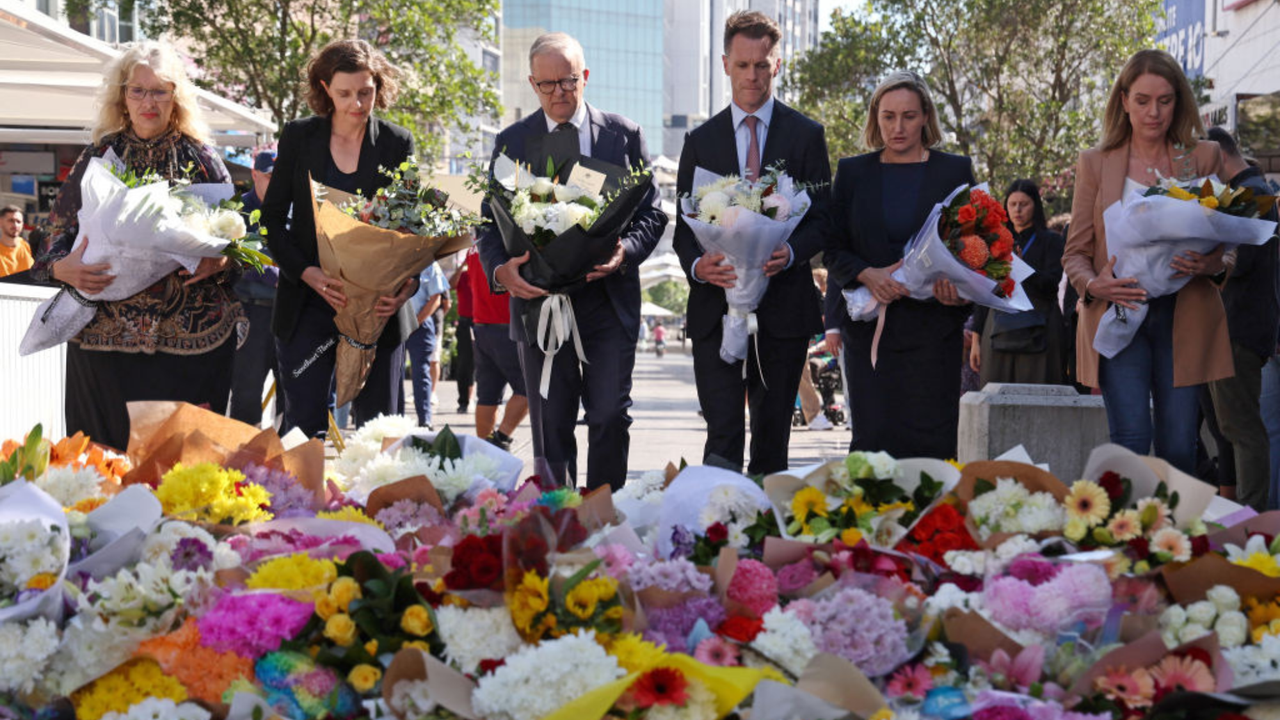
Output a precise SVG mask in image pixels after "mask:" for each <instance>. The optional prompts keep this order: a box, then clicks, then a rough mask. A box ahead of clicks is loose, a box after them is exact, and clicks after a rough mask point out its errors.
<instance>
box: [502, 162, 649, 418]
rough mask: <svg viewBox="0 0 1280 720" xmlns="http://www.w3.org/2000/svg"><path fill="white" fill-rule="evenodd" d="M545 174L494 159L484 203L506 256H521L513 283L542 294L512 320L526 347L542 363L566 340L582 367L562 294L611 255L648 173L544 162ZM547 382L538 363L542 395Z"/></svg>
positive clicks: (545, 369) (565, 296)
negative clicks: (519, 325) (524, 284)
mask: <svg viewBox="0 0 1280 720" xmlns="http://www.w3.org/2000/svg"><path fill="white" fill-rule="evenodd" d="M545 172H546V175H537V174H536V173H535V172H534V171H533V170H532V169H531V168H529V167H528V166H526V165H521V164H519V163H517V162H516V161H514V160H512V159H511V158H509V157H507V156H506V155H499V156H498V158H497V159H496V160H494V163H493V170H492V173H491V175H490V181H489V203H490V207H491V208H492V210H493V218H494V224H495V225H496V227H497V228H498V232H499V233H500V234H501V236H502V244H503V246H504V247H505V248H506V250H507V253H508V254H510V255H511V256H512V257H516V256H520V255H523V254H524V253H526V252H527V253H529V261H528V262H527V263H525V264H524V265H522V266H521V267H520V277H521V278H522V279H523V280H524V281H525V282H527V283H529V284H531V285H534V286H537V287H539V288H542V289H543V290H546V291H547V293H548V294H547V296H546V297H542V298H538V299H536V300H530V301H528V302H527V303H526V305H525V307H524V311H523V317H521V318H519V319H518V320H516V321H517V322H520V323H522V327H523V328H524V329H525V335H526V338H525V339H526V341H527V342H528V343H529V344H531V345H537V347H538V348H539V349H540V350H542V352H543V353H545V354H546V355H547V357H548V358H550V357H552V356H554V355H555V354H556V352H557V351H559V349H560V347H561V346H562V345H564V344H565V343H566V342H569V341H570V340H572V342H573V343H574V348H575V350H576V351H577V353H578V358H579V359H580V360H582V361H583V362H585V361H586V358H585V357H584V355H583V351H582V343H581V340H580V339H579V338H578V331H577V325H576V323H575V322H574V318H573V304H572V303H571V302H570V299H569V296H568V293H571V292H573V291H574V290H576V289H578V288H580V287H582V286H583V285H584V284H586V277H587V274H588V273H590V272H591V271H592V269H594V268H595V266H596V265H599V264H602V263H605V262H607V261H608V260H609V258H610V257H611V256H612V255H613V253H614V249H615V247H616V245H617V241H618V238H619V237H620V236H621V235H622V234H623V233H624V231H625V230H626V228H627V226H628V225H629V224H630V223H631V218H632V217H633V216H634V215H635V213H636V210H637V209H639V207H640V204H641V202H642V201H643V200H644V198H645V196H646V194H647V193H648V192H649V188H650V186H651V184H652V182H653V174H652V173H651V172H649V171H648V170H646V169H639V168H633V169H630V170H628V169H626V168H622V167H619V166H617V165H613V164H611V163H607V162H602V161H600V160H597V159H595V158H590V157H581V158H578V159H577V160H575V161H573V163H572V168H569V167H567V166H565V167H560V168H557V167H556V165H555V163H554V161H553V160H551V159H548V161H547V166H546V168H545ZM562 176H563V177H565V180H564V181H563V182H562V181H561V179H560V178H561V177H562ZM550 381H551V363H550V362H546V363H544V364H543V367H542V378H541V383H540V387H539V391H540V392H541V394H542V396H543V397H546V396H547V390H548V387H549V386H550Z"/></svg>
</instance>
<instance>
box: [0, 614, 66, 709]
mask: <svg viewBox="0 0 1280 720" xmlns="http://www.w3.org/2000/svg"><path fill="white" fill-rule="evenodd" d="M57 650H58V626H56V625H54V624H53V623H51V622H49V621H48V620H46V619H44V618H37V619H35V620H32V621H30V622H29V623H18V622H9V623H4V624H0V692H8V691H17V692H22V693H29V692H31V691H32V689H33V688H34V687H35V683H36V681H37V680H38V679H40V678H41V676H42V675H43V673H44V670H45V665H46V664H48V662H49V659H50V658H51V657H53V654H54V653H55V652H56V651H57Z"/></svg>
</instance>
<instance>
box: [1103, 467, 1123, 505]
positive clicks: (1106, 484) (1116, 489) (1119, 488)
mask: <svg viewBox="0 0 1280 720" xmlns="http://www.w3.org/2000/svg"><path fill="white" fill-rule="evenodd" d="M1098 485H1100V486H1101V487H1102V489H1103V490H1106V491H1107V497H1109V498H1111V499H1112V500H1119V499H1120V496H1121V495H1123V494H1124V481H1123V480H1122V479H1121V478H1120V475H1119V474H1117V473H1114V472H1112V471H1110V470H1108V471H1107V472H1104V473H1102V477H1100V478H1098Z"/></svg>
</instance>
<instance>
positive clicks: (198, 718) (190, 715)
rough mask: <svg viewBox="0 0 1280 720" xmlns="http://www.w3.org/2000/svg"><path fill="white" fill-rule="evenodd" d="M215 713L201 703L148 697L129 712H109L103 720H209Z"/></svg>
mask: <svg viewBox="0 0 1280 720" xmlns="http://www.w3.org/2000/svg"><path fill="white" fill-rule="evenodd" d="M212 717H213V715H212V713H210V712H209V711H208V710H205V709H204V708H202V707H200V706H199V705H192V704H190V703H183V704H182V705H179V704H177V703H175V702H174V701H172V700H170V699H168V698H147V699H146V700H142V701H140V702H137V703H135V704H134V705H133V706H132V707H130V708H129V711H128V712H123V713H119V712H109V713H107V714H105V715H103V716H102V720H209V719H210V718H212Z"/></svg>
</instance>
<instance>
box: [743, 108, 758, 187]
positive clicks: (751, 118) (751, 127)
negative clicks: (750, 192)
mask: <svg viewBox="0 0 1280 720" xmlns="http://www.w3.org/2000/svg"><path fill="white" fill-rule="evenodd" d="M742 122H744V123H746V126H747V132H750V133H751V138H750V139H749V140H747V179H748V180H750V181H751V182H755V181H756V180H759V179H760V136H759V135H757V134H756V125H758V124H759V123H760V118H758V117H756V116H755V115H748V116H746V117H745V118H743V119H742Z"/></svg>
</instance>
